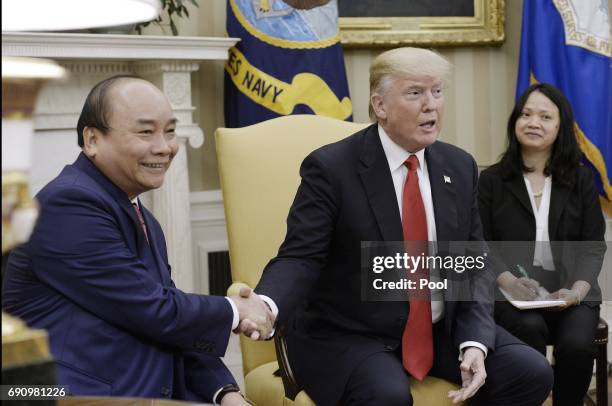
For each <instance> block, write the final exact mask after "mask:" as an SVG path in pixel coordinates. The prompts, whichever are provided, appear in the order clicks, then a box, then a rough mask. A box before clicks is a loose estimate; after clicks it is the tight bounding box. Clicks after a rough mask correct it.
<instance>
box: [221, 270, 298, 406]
mask: <svg viewBox="0 0 612 406" xmlns="http://www.w3.org/2000/svg"><path fill="white" fill-rule="evenodd" d="M243 287H247V288H248V287H249V285H247V284H246V283H244V282H234V283H232V284H231V285H230V287H229V288H227V296H238V295H239V293H240V289H241V288H243ZM285 334H286V327H284V326H283V327H277V328H276V333H275V334H274V347H275V349H276V359H277V360H278V369H279V372H280V376H281V379H282V381H283V387H284V389H285V397H287V398H289V399H291V400H295V397H296V396H297V395H298V394H299V393H300V392H301V391H302V388H301V387H300V386H299V385H298V383H297V382H296V380H295V378H294V376H293V371H292V370H291V366H290V365H289V359H288V358H287V341H286V340H285Z"/></svg>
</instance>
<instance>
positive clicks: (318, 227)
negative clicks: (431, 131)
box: [256, 124, 495, 404]
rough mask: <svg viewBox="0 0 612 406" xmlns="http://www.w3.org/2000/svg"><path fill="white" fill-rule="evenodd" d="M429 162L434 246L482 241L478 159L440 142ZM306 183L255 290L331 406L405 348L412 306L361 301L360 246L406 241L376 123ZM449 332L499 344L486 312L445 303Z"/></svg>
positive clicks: (311, 166) (322, 155)
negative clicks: (378, 356) (379, 358)
mask: <svg viewBox="0 0 612 406" xmlns="http://www.w3.org/2000/svg"><path fill="white" fill-rule="evenodd" d="M425 159H426V160H427V167H428V171H429V178H430V183H431V192H432V197H433V203H434V213H435V219H436V231H437V239H438V241H467V240H482V229H481V225H480V217H479V215H478V206H477V200H476V191H477V177H478V171H477V167H476V164H475V162H474V160H473V158H472V157H471V156H470V155H469V154H468V153H466V152H464V151H463V150H461V149H459V148H457V147H454V146H452V145H449V144H446V143H443V142H440V141H438V142H436V143H434V144H433V145H431V146H429V147H428V148H427V149H426V150H425ZM300 175H301V178H302V180H301V184H300V186H299V189H298V191H297V194H296V197H295V200H294V202H293V205H292V207H291V210H290V212H289V217H288V219H287V235H286V238H285V241H284V242H283V244H282V245H281V247H280V249H279V252H278V255H277V257H276V258H274V259H273V260H272V261H270V263H269V264H268V265H267V267H266V268H265V270H264V272H263V275H262V279H261V281H260V283H259V284H258V286H257V288H256V291H257V292H258V293H262V294H265V295H268V296H270V297H271V298H272V299H273V300H274V301H275V302H276V303H277V304H278V307H279V309H280V312H279V323H281V324H288V327H289V328H288V332H289V334H288V347H289V348H288V349H289V351H288V353H289V358H290V362H291V366H292V369H293V370H294V373H295V375H296V377H297V379H298V382H300V383H301V384H302V385H303V387H304V388H305V389H306V391H307V392H308V393H309V394H310V395H311V397H313V399H314V400H315V401H316V402H317V404H335V402H336V401H337V400H338V399H339V397H340V395H341V394H342V388H343V387H344V385H345V383H346V381H347V379H348V376H349V374H350V372H351V371H352V369H353V368H354V366H355V365H356V364H357V363H359V362H360V361H361V360H362V359H363V358H365V357H367V356H368V355H370V354H372V353H375V352H379V351H390V350H394V349H396V348H397V347H398V346H399V344H400V341H401V337H402V332H403V330H404V326H405V324H406V319H407V315H408V311H409V309H408V307H409V306H408V303H407V302H405V301H404V302H365V301H362V300H361V296H360V294H361V277H360V269H361V267H360V259H361V256H360V247H361V241H401V240H402V239H403V234H402V223H401V217H400V213H399V209H398V205H397V198H396V195H395V190H394V187H393V181H392V178H391V173H390V171H389V165H388V163H387V159H386V156H385V154H384V150H383V148H382V145H381V142H380V138H379V135H378V130H377V125H376V124H375V125H372V126H370V127H368V128H366V129H364V130H362V131H359V132H357V133H356V134H353V135H352V136H350V137H348V138H346V139H344V140H342V141H339V142H336V143H334V144H330V145H327V146H324V147H322V148H320V149H318V150H316V151H314V152H312V153H311V154H310V155H309V156H308V157H306V159H305V160H304V162H303V163H302V166H301V169H300ZM445 176H447V177H449V178H450V179H451V182H452V183H448V182H445V180H444V177H445ZM445 327H446V328H447V330H448V331H449V333H450V335H451V337H452V338H453V340H454V342H455V344H456V345H457V348H458V346H459V343H461V342H464V341H478V342H480V343H482V344H484V345H486V346H487V347H489V348H492V347H493V346H494V340H495V324H494V321H493V317H492V306H491V305H490V304H485V303H476V302H457V301H454V302H451V301H448V302H446V304H445ZM455 361H456V359H455V360H449V362H455ZM382 373H384V371H382Z"/></svg>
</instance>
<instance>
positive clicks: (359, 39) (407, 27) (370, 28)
mask: <svg viewBox="0 0 612 406" xmlns="http://www.w3.org/2000/svg"><path fill="white" fill-rule="evenodd" d="M352 1H354V0H352ZM370 1H376V0H370ZM398 1H402V0H398ZM504 3H505V0H474V15H473V16H467V17H446V16H434V17H429V16H428V17H340V19H339V25H340V36H341V38H342V45H344V46H345V47H355V48H366V47H367V48H369V47H397V46H407V45H409V46H432V47H440V46H473V45H501V44H502V43H503V42H504V39H505V33H504V5H505V4H504Z"/></svg>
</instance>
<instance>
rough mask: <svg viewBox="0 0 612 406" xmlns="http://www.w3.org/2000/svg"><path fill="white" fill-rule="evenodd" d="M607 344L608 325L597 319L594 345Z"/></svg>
mask: <svg viewBox="0 0 612 406" xmlns="http://www.w3.org/2000/svg"><path fill="white" fill-rule="evenodd" d="M607 343H608V324H607V323H606V321H605V320H604V319H602V318H599V323H598V324H597V330H596V331H595V344H604V345H605V344H607Z"/></svg>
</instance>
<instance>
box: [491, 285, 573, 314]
mask: <svg viewBox="0 0 612 406" xmlns="http://www.w3.org/2000/svg"><path fill="white" fill-rule="evenodd" d="M499 290H500V291H501V293H502V294H503V295H504V297H505V298H506V299H508V301H509V302H510V303H511V304H512V305H513V306H514V307H516V308H517V309H520V310H528V309H544V308H547V307H557V306H567V302H566V301H565V300H554V299H546V298H547V297H548V295H549V293H548V291H547V290H546V289H544V288H543V287H542V286H540V288H539V289H538V296H537V297H536V298H535V299H534V300H515V299H514V298H513V297H512V295H510V293H508V292H506V291H505V290H503V289H501V288H500V289H499Z"/></svg>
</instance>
